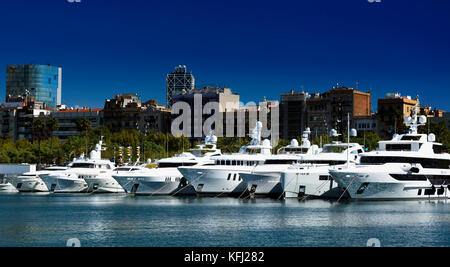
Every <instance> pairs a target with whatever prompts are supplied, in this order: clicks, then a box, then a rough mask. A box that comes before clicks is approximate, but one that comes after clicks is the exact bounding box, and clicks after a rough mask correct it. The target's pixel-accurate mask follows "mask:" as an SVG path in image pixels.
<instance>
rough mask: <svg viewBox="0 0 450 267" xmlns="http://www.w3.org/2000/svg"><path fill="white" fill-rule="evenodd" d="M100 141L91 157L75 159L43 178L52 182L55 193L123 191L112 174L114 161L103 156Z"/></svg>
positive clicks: (47, 181) (49, 182)
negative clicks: (67, 166)
mask: <svg viewBox="0 0 450 267" xmlns="http://www.w3.org/2000/svg"><path fill="white" fill-rule="evenodd" d="M102 143H103V142H102V141H100V142H99V143H98V144H97V145H96V146H95V149H94V150H93V151H91V153H90V157H89V158H84V156H81V157H80V158H78V159H75V160H74V161H73V162H72V163H71V164H69V168H68V169H66V170H63V171H59V172H55V173H52V174H49V175H47V176H46V177H44V178H43V179H44V180H46V183H47V184H51V189H52V191H54V192H55V193H86V192H93V193H123V192H125V191H124V190H123V188H122V187H121V186H120V185H119V184H118V183H117V181H116V180H114V179H113V178H112V176H111V173H112V170H113V169H114V163H113V162H111V161H109V160H106V159H102V158H101V151H102Z"/></svg>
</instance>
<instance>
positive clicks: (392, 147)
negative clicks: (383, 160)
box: [386, 144, 411, 151]
mask: <svg viewBox="0 0 450 267" xmlns="http://www.w3.org/2000/svg"><path fill="white" fill-rule="evenodd" d="M386 151H411V144H387V145H386Z"/></svg>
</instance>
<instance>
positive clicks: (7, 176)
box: [0, 164, 36, 193]
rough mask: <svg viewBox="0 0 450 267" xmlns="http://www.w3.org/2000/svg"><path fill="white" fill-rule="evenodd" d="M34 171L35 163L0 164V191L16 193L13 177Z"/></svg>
mask: <svg viewBox="0 0 450 267" xmlns="http://www.w3.org/2000/svg"><path fill="white" fill-rule="evenodd" d="M34 171H36V165H35V164H0V193H18V192H19V190H17V188H15V187H14V185H13V178H14V177H17V176H20V175H21V174H23V173H27V172H34Z"/></svg>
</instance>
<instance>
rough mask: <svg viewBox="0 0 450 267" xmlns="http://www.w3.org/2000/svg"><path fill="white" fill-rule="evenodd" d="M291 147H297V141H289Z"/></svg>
mask: <svg viewBox="0 0 450 267" xmlns="http://www.w3.org/2000/svg"><path fill="white" fill-rule="evenodd" d="M291 146H292V147H297V146H298V141H297V139H292V140H291Z"/></svg>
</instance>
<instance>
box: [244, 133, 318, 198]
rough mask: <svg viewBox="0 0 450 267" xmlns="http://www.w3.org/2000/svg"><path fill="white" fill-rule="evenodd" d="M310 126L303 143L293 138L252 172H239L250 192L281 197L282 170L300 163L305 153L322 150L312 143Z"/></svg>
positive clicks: (314, 153) (314, 152)
mask: <svg viewBox="0 0 450 267" xmlns="http://www.w3.org/2000/svg"><path fill="white" fill-rule="evenodd" d="M310 134H311V131H310V129H309V128H307V129H306V131H304V132H303V135H302V143H301V145H299V144H298V141H297V140H295V139H293V140H292V141H291V144H290V145H288V146H285V147H282V148H280V149H279V150H278V152H277V154H276V155H272V156H271V157H269V158H267V159H266V160H265V161H264V164H262V165H258V166H256V167H255V168H253V169H252V171H251V172H250V173H239V176H240V177H242V180H243V181H244V183H246V184H247V190H248V191H249V192H250V194H254V195H259V196H273V197H279V196H280V195H281V194H282V193H283V188H282V185H281V172H282V171H284V170H285V169H287V168H288V167H289V166H291V165H292V164H294V163H298V162H299V161H300V160H301V159H302V157H303V156H305V155H316V154H317V153H319V152H320V149H319V147H318V146H317V145H311V142H310V141H309V135H310Z"/></svg>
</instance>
